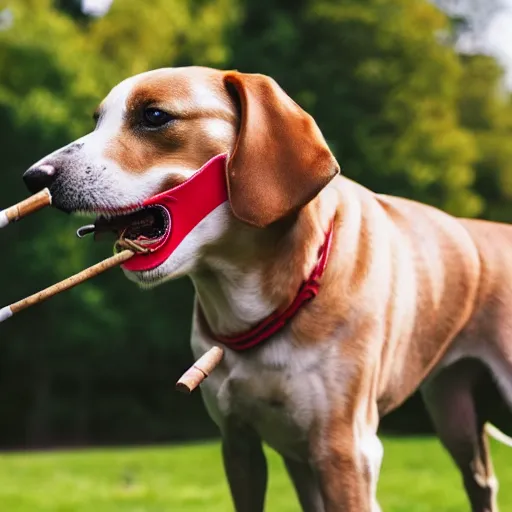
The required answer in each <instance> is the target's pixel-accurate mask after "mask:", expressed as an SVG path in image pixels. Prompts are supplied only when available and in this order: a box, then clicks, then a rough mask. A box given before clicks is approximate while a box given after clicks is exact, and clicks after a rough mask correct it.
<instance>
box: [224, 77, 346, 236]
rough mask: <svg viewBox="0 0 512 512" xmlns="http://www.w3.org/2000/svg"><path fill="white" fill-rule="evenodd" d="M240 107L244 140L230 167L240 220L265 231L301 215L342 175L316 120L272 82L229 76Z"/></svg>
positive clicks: (240, 139)
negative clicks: (269, 227) (319, 194)
mask: <svg viewBox="0 0 512 512" xmlns="http://www.w3.org/2000/svg"><path fill="white" fill-rule="evenodd" d="M224 82H225V84H226V86H227V87H228V89H229V90H231V91H233V89H234V94H235V96H236V97H237V98H236V99H237V100H238V102H239V105H240V129H239V133H238V139H237V141H236V144H235V148H234V150H233V153H232V155H231V156H230V159H229V161H228V165H227V181H228V189H229V199H230V202H231V207H232V209H233V212H234V214H235V216H236V217H238V218H239V219H240V220H242V221H245V222H247V223H249V224H253V225H255V226H259V227H264V226H267V225H269V224H271V223H272V222H275V221H276V220H279V219H281V218H283V217H286V216H287V215H289V214H291V213H293V212H295V211H297V210H299V209H300V208H301V207H303V206H304V205H306V204H307V203H308V202H309V201H311V199H313V198H314V197H315V196H316V195H317V194H318V193H319V192H320V190H322V188H323V187H325V185H327V183H329V181H331V179H332V178H333V177H334V176H335V175H336V174H337V173H338V172H339V166H338V163H337V162H336V159H335V158H334V156H333V154H332V153H331V151H330V150H329V148H328V146H327V143H326V142H325V139H324V137H323V136H322V133H321V132H320V129H319V128H318V126H317V124H316V123H315V121H314V119H313V118H312V117H311V116H310V115H309V114H307V113H306V112H305V111H304V110H302V109H301V108H300V107H299V106H298V105H297V104H296V103H295V102H294V101H293V100H292V99H291V98H290V97H289V96H288V95H287V94H286V93H285V92H284V91H283V90H282V89H281V88H280V87H279V85H277V83H276V82H275V81H274V80H272V79H271V78H269V77H267V76H264V75H257V74H245V73H238V72H236V71H230V72H227V73H226V74H225V76H224Z"/></svg>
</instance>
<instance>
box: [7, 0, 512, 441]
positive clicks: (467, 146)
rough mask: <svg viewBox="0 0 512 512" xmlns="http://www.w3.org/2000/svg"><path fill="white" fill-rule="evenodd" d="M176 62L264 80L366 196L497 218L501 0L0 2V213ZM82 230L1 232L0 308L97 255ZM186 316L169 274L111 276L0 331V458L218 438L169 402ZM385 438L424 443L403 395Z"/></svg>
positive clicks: (507, 82)
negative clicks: (151, 75)
mask: <svg viewBox="0 0 512 512" xmlns="http://www.w3.org/2000/svg"><path fill="white" fill-rule="evenodd" d="M189 64H199V65H207V66H213V67H219V68H237V69H239V70H240V71H247V72H260V73H266V74H269V75H271V76H273V77H274V78H275V79H276V80H277V81H278V82H279V83H280V84H281V85H282V86H283V88H284V89H285V90H286V91H287V92H288V93H289V94H290V95H291V96H292V97H293V98H294V99H296V101H297V102H298V103H300V104H301V105H302V106H303V107H304V108H305V109H306V110H308V111H309V112H310V113H311V114H312V115H313V116H314V117H315V118H316V120H317V122H318V124H319V125H320V127H321V129H322V131H323V132H324V134H325V136H326V138H327V140H328V142H329V144H330V146H331V148H332V150H333V151H334V153H335V155H336V156H337V158H338V160H339V162H340V163H341V166H342V170H343V172H344V173H345V174H346V175H347V176H349V177H350V178H353V179H355V180H357V181H359V182H361V183H362V184H364V185H366V186H367V187H369V188H371V189H372V190H374V191H378V192H384V193H389V194H395V195H402V196H407V197H411V198H415V199H418V200H420V201H424V202H427V203H430V204H433V205H436V206H439V207H441V208H443V209H445V210H447V211H449V212H451V213H453V214H456V215H461V216H480V217H484V218H488V219H494V220H501V221H512V201H511V199H512V99H511V94H510V91H511V88H512V1H511V0H507V1H505V0H502V1H500V0H437V1H434V2H429V1H427V0H365V1H361V0H152V1H151V2H141V1H140V0H113V1H112V0H83V1H79V0H7V1H4V0H0V151H1V159H0V162H1V163H0V167H1V174H0V176H1V181H0V206H1V207H7V206H9V205H10V204H12V203H13V202H16V201H18V200H20V199H22V198H24V197H25V196H26V195H27V192H26V190H25V188H24V186H23V183H22V180H21V174H22V172H23V171H24V170H25V169H26V168H28V167H29V166H30V165H31V164H32V163H33V162H35V161H36V160H38V159H39V158H41V157H42V156H44V155H45V154H47V153H48V152H50V151H53V150H54V149H56V148H58V147H60V146H62V145H64V144H67V143H68V142H70V141H71V140H73V139H74V138H76V137H79V136H81V135H83V134H85V133H86V132H88V131H89V130H91V129H92V128H93V121H92V112H93V110H94V108H95V106H96V105H97V104H98V102H99V101H100V100H101V99H102V98H103V97H104V96H105V95H106V94H107V93H108V91H109V90H110V88H111V87H113V86H114V85H115V84H117V83H118V82H119V81H121V80H122V79H124V78H126V77H128V76H130V75H133V74H135V73H139V72H142V71H145V70H148V69H152V68H158V67H163V66H183V65H189ZM82 220H83V219H79V218H73V217H67V216H66V215H64V214H62V213H60V212H57V211H51V210H47V211H44V212H43V213H40V214H38V215H36V216H35V217H31V218H29V219H27V220H25V221H23V223H21V224H18V225H14V226H11V227H9V228H8V229H5V230H2V232H1V236H0V247H1V249H2V250H1V252H0V302H1V305H5V304H9V303H10V302H12V301H14V300H17V299H20V298H22V297H24V296H26V295H28V294H30V293H32V292H34V291H36V290H38V289H40V288H42V287H44V286H47V285H49V284H52V283H54V282H56V281H57V280H60V279H63V278H65V277H67V276H68V275H70V274H72V273H74V272H76V271H79V270H81V269H83V268H84V267H86V266H87V265H89V264H92V263H94V262H96V261H97V260H99V259H101V258H103V257H106V256H108V255H110V253H111V247H110V245H108V244H107V245H105V244H102V243H97V244H93V243H91V241H89V240H84V241H78V240H77V239H76V238H75V236H74V232H75V230H76V228H77V227H78V226H80V225H81V224H83V223H84V222H82ZM191 305H192V286H191V284H190V283H189V282H188V281H187V280H181V281H178V282H173V283H170V284H167V285H166V286H164V287H162V288H159V289H157V290H153V291H146V292H143V291H140V290H138V289H137V288H136V287H135V286H134V285H132V284H131V283H129V282H128V281H126V280H125V279H124V278H123V276H122V273H121V272H120V271H113V272H111V273H109V274H108V275H104V276H102V277H100V278H98V279H96V280H94V281H93V282H89V283H86V284H84V285H82V286H80V287H79V288H77V289H74V290H72V291H71V292H67V293H66V294H63V295H61V296H58V297H56V298H54V299H52V301H51V302H48V303H46V304H44V305H41V306H39V307H37V308H34V309H31V310H28V311H26V312H24V313H23V314H20V315H17V316H16V317H14V318H13V319H11V320H9V321H8V322H7V323H5V324H2V326H1V330H0V407H1V409H0V448H2V449H5V450H7V449H28V448H50V447H65V446H67V447H69V446H80V447H83V446H87V445H113V444H124V445H126V444H150V443H163V442H170V441H172V442H174V441H184V440H197V439H205V438H208V437H212V436H216V435H217V433H216V430H215V428H214V426H213V424H212V423H211V421H210V420H209V419H208V417H207V416H206V413H205V412H204V410H203V407H202V403H201V399H200V396H199V393H196V394H194V395H192V396H191V397H183V396H181V395H179V394H177V393H176V392H175V391H174V383H175V381H176V379H177V378H178V377H179V376H180V375H181V373H182V371H183V370H184V369H186V368H187V367H188V365H189V364H190V363H191V362H192V355H191V352H190V348H189V342H188V339H189V326H190V313H191ZM489 386H490V387H489V390H490V391H489V392H488V393H487V394H486V395H485V400H484V401H483V402H484V405H485V406H489V407H490V406H491V405H492V407H495V409H496V411H497V412H496V414H497V418H500V421H501V424H502V425H505V427H506V426H507V422H508V418H507V417H506V416H505V415H504V414H503V410H502V407H501V404H500V402H499V400H498V395H497V393H496V392H495V390H493V388H492V384H491V383H489ZM497 421H498V420H497ZM508 424H509V425H510V423H508ZM383 429H384V431H385V432H400V433H425V432H428V431H429V429H430V423H429V421H428V419H427V417H426V416H425V413H424V410H423V406H422V404H421V401H420V400H419V398H418V397H417V396H415V397H413V398H412V399H411V400H410V401H409V402H408V403H407V404H405V406H404V407H402V408H401V409H400V410H399V411H397V412H396V413H394V414H393V415H391V417H390V418H388V419H387V420H386V421H385V422H384V424H383Z"/></svg>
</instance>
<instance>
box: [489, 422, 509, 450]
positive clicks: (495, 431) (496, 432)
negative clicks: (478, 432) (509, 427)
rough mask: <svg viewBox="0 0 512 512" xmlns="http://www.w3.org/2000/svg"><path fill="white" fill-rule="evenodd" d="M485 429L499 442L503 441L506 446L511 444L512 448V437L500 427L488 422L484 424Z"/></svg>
mask: <svg viewBox="0 0 512 512" xmlns="http://www.w3.org/2000/svg"><path fill="white" fill-rule="evenodd" d="M484 429H485V432H486V434H487V435H488V436H490V437H492V438H493V439H495V440H496V441H498V442H499V443H502V444H504V445H506V446H510V448H512V437H509V436H507V434H505V433H503V432H502V431H501V430H500V429H499V428H497V427H495V426H494V425H493V424H492V423H489V422H487V423H486V424H485V425H484Z"/></svg>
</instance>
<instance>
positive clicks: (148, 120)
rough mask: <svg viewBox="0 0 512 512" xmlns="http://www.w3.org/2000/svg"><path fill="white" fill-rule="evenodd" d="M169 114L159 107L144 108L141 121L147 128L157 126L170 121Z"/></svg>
mask: <svg viewBox="0 0 512 512" xmlns="http://www.w3.org/2000/svg"><path fill="white" fill-rule="evenodd" d="M172 119H173V117H172V116H171V114H168V113H167V112H164V111H163V110H160V109H159V108H146V109H145V110H144V114H143V120H142V123H143V124H144V126H147V127H148V128H158V127H159V126H163V125H164V124H167V123H168V122H169V121H171V120H172Z"/></svg>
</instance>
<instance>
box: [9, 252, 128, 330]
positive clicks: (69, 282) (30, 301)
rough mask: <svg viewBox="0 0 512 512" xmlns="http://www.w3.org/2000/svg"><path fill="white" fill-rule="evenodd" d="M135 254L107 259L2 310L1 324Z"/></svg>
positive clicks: (125, 253)
mask: <svg viewBox="0 0 512 512" xmlns="http://www.w3.org/2000/svg"><path fill="white" fill-rule="evenodd" d="M134 254H135V253H134V252H133V251H130V250H129V249H126V250H124V251H121V252H119V253H117V254H115V255H114V256H112V257H110V258H107V259H106V260H103V261H100V262H99V263H96V265H93V266H92V267H89V268H86V269H85V270H82V272H79V273H78V274H75V275H74V276H71V277H68V278H67V279H64V281H60V283H57V284H54V285H53V286H50V287H49V288H46V289H45V290H42V291H40V292H38V293H35V294H34V295H31V296H30V297H27V298H25V299H23V300H20V301H18V302H15V303H13V304H11V305H10V306H6V307H4V308H2V309H0V322H3V321H4V320H7V319H8V318H10V317H11V316H12V315H14V314H16V313H18V312H19V311H22V310H23V309H26V308H28V307H30V306H33V305H34V304H39V303H40V302H43V301H45V300H46V299H49V298H50V297H53V296H54V295H57V293H61V292H63V291H65V290H69V289H70V288H73V287H74V286H76V285H78V284H80V283H83V282H84V281H87V280H88V279H91V278H92V277H95V276H97V275H98V274H101V273H103V272H105V271H106V270H109V269H111V268H113V267H117V266H118V265H121V263H124V262H125V261H127V260H129V259H130V258H131V257H132V256H133V255H134Z"/></svg>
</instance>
